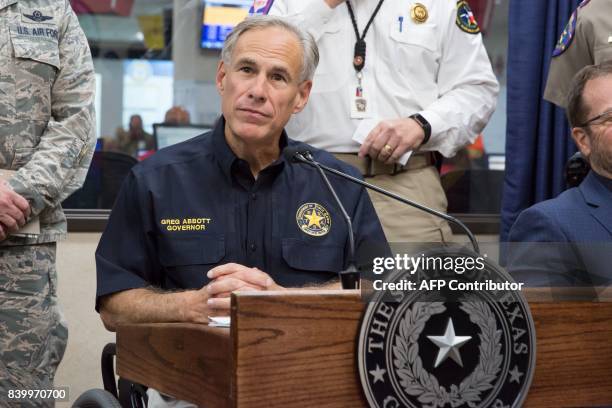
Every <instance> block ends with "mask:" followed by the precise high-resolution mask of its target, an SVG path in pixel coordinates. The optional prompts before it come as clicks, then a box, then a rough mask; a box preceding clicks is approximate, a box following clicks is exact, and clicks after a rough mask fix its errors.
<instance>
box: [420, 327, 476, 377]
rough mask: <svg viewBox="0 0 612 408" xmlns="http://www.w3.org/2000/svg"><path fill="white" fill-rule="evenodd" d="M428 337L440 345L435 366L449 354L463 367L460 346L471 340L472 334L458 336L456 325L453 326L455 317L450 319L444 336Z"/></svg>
mask: <svg viewBox="0 0 612 408" xmlns="http://www.w3.org/2000/svg"><path fill="white" fill-rule="evenodd" d="M427 338H428V339H429V340H431V341H432V342H433V343H434V344H435V345H436V346H438V347H440V350H439V351H438V357H437V358H436V362H435V364H434V368H437V367H438V366H439V365H440V364H442V363H443V362H444V360H446V359H447V358H448V357H449V356H450V358H452V359H453V360H454V361H455V363H457V364H459V365H460V366H461V367H463V361H461V354H459V347H461V346H463V345H464V344H465V343H467V342H468V341H470V340H471V339H472V336H456V335H455V327H454V326H453V319H448V324H447V325H446V331H445V332H444V335H443V336H427Z"/></svg>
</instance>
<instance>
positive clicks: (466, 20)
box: [456, 0, 480, 34]
mask: <svg viewBox="0 0 612 408" xmlns="http://www.w3.org/2000/svg"><path fill="white" fill-rule="evenodd" d="M456 22H457V27H459V28H460V29H461V31H465V32H466V33H468V34H478V33H479V32H480V26H479V25H478V22H477V21H476V17H474V13H473V12H472V9H471V8H470V5H469V4H468V2H467V1H466V0H459V1H458V2H457V20H456Z"/></svg>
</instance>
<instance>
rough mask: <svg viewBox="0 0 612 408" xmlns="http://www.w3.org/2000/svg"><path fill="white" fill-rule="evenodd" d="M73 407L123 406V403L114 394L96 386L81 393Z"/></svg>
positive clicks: (119, 407) (109, 407) (105, 407)
mask: <svg viewBox="0 0 612 408" xmlns="http://www.w3.org/2000/svg"><path fill="white" fill-rule="evenodd" d="M72 408H121V405H119V401H117V399H116V398H115V397H114V396H113V394H111V393H110V392H108V391H105V390H101V389H97V388H96V389H93V390H87V391H85V392H84V393H83V394H81V395H80V396H79V398H78V399H77V400H76V401H75V402H74V404H72Z"/></svg>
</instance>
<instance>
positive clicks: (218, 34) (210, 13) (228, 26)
mask: <svg viewBox="0 0 612 408" xmlns="http://www.w3.org/2000/svg"><path fill="white" fill-rule="evenodd" d="M203 5H204V7H203V12H202V31H201V39H200V46H201V47H202V48H204V49H221V48H222V47H223V42H224V41H225V38H226V37H227V36H228V35H229V33H230V32H231V31H232V29H233V28H234V27H235V26H236V24H238V23H240V22H241V21H242V20H244V19H245V18H246V17H247V15H248V14H249V9H250V8H251V6H252V5H253V0H204V1H203Z"/></svg>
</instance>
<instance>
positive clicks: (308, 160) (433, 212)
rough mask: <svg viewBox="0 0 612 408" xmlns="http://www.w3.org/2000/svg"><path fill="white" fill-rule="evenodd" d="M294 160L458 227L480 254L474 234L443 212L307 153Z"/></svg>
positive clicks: (296, 155)
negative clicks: (334, 166)
mask: <svg viewBox="0 0 612 408" xmlns="http://www.w3.org/2000/svg"><path fill="white" fill-rule="evenodd" d="M294 158H295V159H296V160H298V161H299V162H301V163H304V164H308V165H309V166H312V167H315V168H317V169H319V171H322V170H325V171H327V172H329V173H332V174H335V175H337V176H340V177H342V178H344V179H346V180H349V181H352V182H353V183H357V184H359V185H361V186H363V187H366V188H369V189H371V190H374V191H376V192H377V193H380V194H382V195H385V196H387V197H390V198H393V199H395V200H397V201H400V202H402V203H404V204H407V205H409V206H411V207H414V208H418V209H419V210H421V211H424V212H426V213H428V214H431V215H435V216H437V217H440V218H442V219H444V220H446V221H448V222H451V223H453V224H455V225H457V226H459V227H460V228H461V229H462V230H463V231H464V232H465V233H466V235H467V236H468V238H469V239H470V242H471V243H472V246H473V247H474V251H475V252H476V253H477V254H480V248H479V247H478V242H477V241H476V238H475V237H474V234H472V231H470V230H469V228H468V227H467V226H466V225H465V224H464V223H463V222H461V221H459V220H458V219H457V218H455V217H452V216H450V215H448V214H444V213H443V212H440V211H436V210H434V209H432V208H428V207H425V206H423V205H421V204H418V203H415V202H413V201H410V200H408V199H405V198H403V197H401V196H399V195H397V194H394V193H392V192H390V191H387V190H384V189H382V188H380V187H377V186H375V185H374V184H370V183H368V182H365V181H363V180H360V179H358V178H356V177H353V176H351V175H348V174H345V173H343V172H341V171H338V170H336V169H332V168H331V167H328V166H326V165H324V164H321V163H318V162H316V161H315V160H314V159H313V158H312V155H311V154H310V153H309V152H306V155H305V154H302V153H299V152H298V153H296V154H295V155H294ZM328 183H329V182H328ZM334 195H335V194H334Z"/></svg>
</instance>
